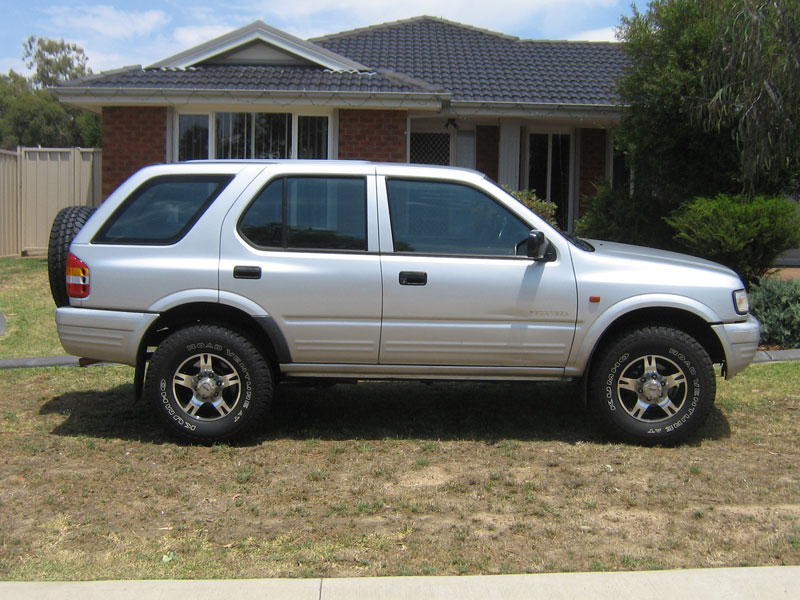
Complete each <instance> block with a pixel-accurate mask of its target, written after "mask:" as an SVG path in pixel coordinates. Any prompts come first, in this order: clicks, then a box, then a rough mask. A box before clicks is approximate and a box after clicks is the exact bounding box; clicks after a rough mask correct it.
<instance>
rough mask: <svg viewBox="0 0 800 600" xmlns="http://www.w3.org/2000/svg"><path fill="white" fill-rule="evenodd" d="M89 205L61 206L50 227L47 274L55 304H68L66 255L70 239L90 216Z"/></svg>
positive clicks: (73, 237)
mask: <svg viewBox="0 0 800 600" xmlns="http://www.w3.org/2000/svg"><path fill="white" fill-rule="evenodd" d="M93 212H94V209H93V208H92V207H91V206H68V207H66V208H62V209H61V210H60V211H58V214H56V218H55V219H53V225H52V226H51V227H50V240H49V242H48V244H47V274H48V276H49V278H50V293H51V294H52V295H53V300H54V301H55V303H56V306H69V296H68V295H67V255H68V254H69V246H70V244H72V240H73V239H75V236H76V235H78V232H79V231H80V230H81V228H82V227H83V226H84V225H85V224H86V221H88V220H89V217H90V216H92V213H93Z"/></svg>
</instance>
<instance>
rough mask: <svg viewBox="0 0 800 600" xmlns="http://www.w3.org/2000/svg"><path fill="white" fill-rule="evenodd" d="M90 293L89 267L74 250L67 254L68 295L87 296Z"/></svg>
mask: <svg viewBox="0 0 800 600" xmlns="http://www.w3.org/2000/svg"><path fill="white" fill-rule="evenodd" d="M88 295H89V267H88V265H87V264H86V263H85V262H83V261H82V260H81V259H80V258H78V257H77V256H75V255H74V254H73V253H72V252H70V253H69V255H68V256H67V296H69V297H70V298H86V297H87V296H88Z"/></svg>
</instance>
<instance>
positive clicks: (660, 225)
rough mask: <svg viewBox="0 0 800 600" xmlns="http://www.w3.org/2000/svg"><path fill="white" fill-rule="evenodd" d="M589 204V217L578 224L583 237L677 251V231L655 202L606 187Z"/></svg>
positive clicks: (596, 193) (599, 190)
mask: <svg viewBox="0 0 800 600" xmlns="http://www.w3.org/2000/svg"><path fill="white" fill-rule="evenodd" d="M587 202H588V204H589V208H588V210H587V211H586V214H584V215H583V216H582V217H581V218H580V219H578V221H577V223H576V228H575V231H576V233H577V234H578V235H579V236H580V237H586V238H592V239H596V240H607V241H609V242H621V243H624V244H636V245H639V246H650V247H654V248H666V249H674V245H675V243H674V242H673V240H672V235H673V231H672V229H670V228H669V227H668V226H667V225H666V224H665V223H664V221H663V213H662V212H661V205H660V203H659V202H658V201H656V200H655V199H653V198H646V199H644V198H638V197H634V196H632V195H631V194H630V192H629V189H628V188H627V187H622V188H618V189H612V188H611V187H610V186H609V185H608V184H605V183H604V184H601V185H598V186H597V191H596V192H595V195H594V196H591V197H589V198H587Z"/></svg>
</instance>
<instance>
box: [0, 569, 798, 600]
mask: <svg viewBox="0 0 800 600" xmlns="http://www.w3.org/2000/svg"><path fill="white" fill-rule="evenodd" d="M0 598H3V599H4V600H17V599H21V600H63V599H64V598H80V599H81V600H109V599H113V600H184V599H185V600H224V599H225V600H226V599H229V598H235V599H237V600H255V599H259V600H260V599H264V600H371V599H376V600H377V599H381V600H411V599H415V600H416V599H425V600H439V599H442V600H443V599H451V598H452V599H455V600H518V599H519V600H522V599H526V600H539V599H548V600H549V599H553V600H560V599H565V600H566V599H573V598H579V599H587V600H651V599H652V600H659V599H662V598H663V599H669V600H673V599H674V598H691V599H692V600H715V599H719V600H723V599H724V600H739V599H741V600H745V599H748V600H749V599H754V600H755V599H757V600H772V599H776V598H787V599H793V600H794V599H797V598H800V567H748V568H727V569H689V570H682V571H629V572H615V573H544V574H537V575H485V576H469V577H361V578H342V579H319V578H315V579H244V580H213V581H203V580H192V581H171V580H159V581H97V582H74V583H59V582H48V583H13V582H7V583H2V582H0Z"/></svg>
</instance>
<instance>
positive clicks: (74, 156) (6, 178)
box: [0, 148, 102, 256]
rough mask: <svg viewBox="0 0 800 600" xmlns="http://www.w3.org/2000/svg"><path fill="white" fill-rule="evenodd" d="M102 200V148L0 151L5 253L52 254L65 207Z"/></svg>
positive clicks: (0, 230) (0, 249)
mask: <svg viewBox="0 0 800 600" xmlns="http://www.w3.org/2000/svg"><path fill="white" fill-rule="evenodd" d="M100 202H102V185H101V152H100V150H96V149H86V148H18V149H17V151H16V152H8V151H4V150H3V151H0V256H19V255H24V254H44V253H46V252H47V241H48V237H49V235H50V225H51V224H52V222H53V218H54V217H55V216H56V213H57V212H58V211H59V210H61V209H62V208H64V207H66V206H97V205H99V204H100Z"/></svg>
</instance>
